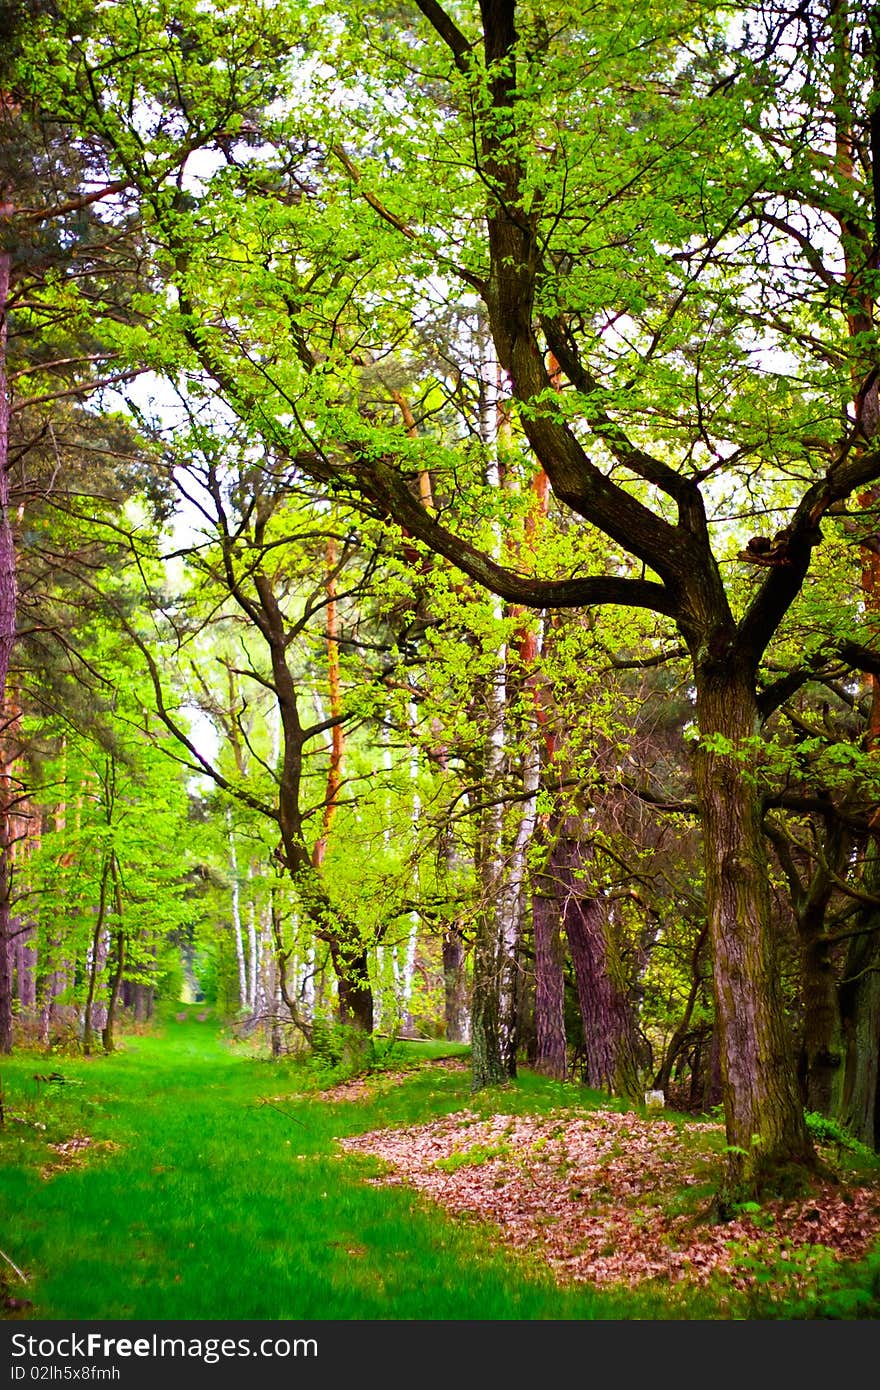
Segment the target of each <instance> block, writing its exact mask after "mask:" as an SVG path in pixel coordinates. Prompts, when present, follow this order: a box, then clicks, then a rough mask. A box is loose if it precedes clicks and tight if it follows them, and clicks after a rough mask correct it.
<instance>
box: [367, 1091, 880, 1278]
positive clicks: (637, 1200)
mask: <svg viewBox="0 0 880 1390" xmlns="http://www.w3.org/2000/svg"><path fill="white" fill-rule="evenodd" d="M339 1143H340V1144H341V1145H342V1146H343V1147H344V1148H345V1149H346V1150H348V1151H349V1152H357V1153H364V1154H371V1155H374V1156H376V1157H378V1158H380V1159H383V1160H384V1161H385V1162H386V1163H387V1164H389V1165H390V1171H389V1172H388V1173H386V1174H385V1175H384V1176H383V1177H380V1178H378V1179H375V1180H374V1181H376V1182H377V1183H404V1182H405V1183H408V1184H410V1185H411V1186H412V1187H414V1188H417V1189H418V1191H419V1192H422V1193H424V1194H425V1195H426V1196H427V1197H430V1198H432V1199H433V1200H434V1201H437V1202H439V1203H441V1204H442V1205H443V1206H444V1207H445V1208H446V1209H447V1210H449V1211H450V1212H452V1213H455V1214H457V1215H467V1216H472V1217H479V1218H482V1219H483V1220H486V1221H491V1222H494V1223H496V1224H497V1226H498V1229H499V1231H500V1234H501V1237H502V1239H503V1240H504V1241H505V1242H506V1243H508V1244H509V1245H511V1246H513V1247H514V1248H516V1249H519V1250H523V1251H528V1252H530V1253H536V1254H538V1255H540V1257H541V1258H542V1259H543V1261H544V1262H545V1263H546V1264H547V1265H548V1266H549V1267H550V1268H551V1269H552V1271H553V1272H554V1273H555V1275H556V1277H557V1278H558V1279H559V1280H560V1281H580V1282H589V1283H593V1284H597V1285H610V1284H624V1285H628V1286H630V1287H634V1286H635V1285H637V1284H640V1283H642V1282H643V1281H645V1280H656V1279H662V1280H665V1281H667V1282H670V1283H681V1284H686V1283H692V1284H697V1285H705V1284H707V1283H708V1282H709V1280H710V1278H711V1277H712V1276H713V1275H714V1274H719V1275H721V1276H723V1278H724V1281H725V1283H726V1284H727V1285H728V1286H729V1287H730V1288H733V1289H737V1290H740V1291H743V1292H745V1291H748V1290H749V1289H750V1287H751V1286H752V1285H753V1283H754V1281H755V1279H756V1277H757V1272H758V1270H759V1268H760V1270H761V1273H762V1277H763V1278H764V1280H765V1281H766V1270H767V1267H768V1266H772V1267H773V1269H774V1271H775V1272H776V1273H775V1275H774V1277H775V1278H777V1280H778V1286H779V1288H780V1290H782V1289H783V1288H788V1289H792V1290H803V1289H806V1288H807V1287H808V1285H809V1281H810V1278H811V1276H812V1275H814V1273H815V1271H816V1269H817V1268H818V1267H819V1265H820V1264H822V1263H827V1262H828V1260H829V1259H836V1260H844V1259H846V1260H854V1259H859V1258H861V1257H862V1256H863V1255H864V1254H865V1253H866V1251H867V1250H868V1249H869V1247H870V1246H871V1245H872V1244H873V1243H874V1242H875V1241H876V1239H877V1237H878V1235H880V1189H878V1185H877V1183H876V1182H874V1183H873V1184H869V1183H865V1184H864V1185H861V1186H850V1185H847V1186H846V1187H844V1186H843V1185H835V1184H834V1183H832V1182H823V1183H821V1184H818V1185H817V1186H816V1188H815V1189H814V1191H813V1192H812V1193H811V1194H810V1196H809V1197H805V1198H803V1199H801V1200H798V1201H782V1200H779V1201H775V1202H767V1203H764V1204H763V1205H762V1206H761V1207H760V1210H756V1211H755V1212H749V1213H745V1212H744V1213H743V1214H742V1215H741V1216H740V1217H739V1219H737V1220H735V1221H731V1222H727V1223H725V1224H723V1225H717V1224H712V1223H711V1222H710V1221H709V1219H708V1217H707V1214H706V1213H707V1207H708V1197H709V1192H710V1189H711V1187H712V1185H713V1184H714V1183H717V1181H718V1178H719V1177H720V1173H721V1158H720V1156H719V1149H720V1146H721V1144H722V1143H723V1131H722V1130H721V1127H720V1126H718V1125H714V1124H689V1125H688V1126H687V1127H686V1128H684V1129H681V1128H679V1127H678V1126H676V1125H674V1124H672V1123H671V1122H670V1121H668V1120H664V1119H660V1118H654V1117H651V1118H647V1119H644V1118H641V1117H640V1116H638V1115H636V1114H621V1113H618V1112H617V1111H608V1110H596V1111H589V1112H584V1114H583V1115H582V1116H581V1117H578V1118H572V1117H571V1115H570V1113H568V1112H566V1113H565V1114H557V1115H549V1116H540V1117H531V1116H511V1115H495V1116H493V1117H492V1118H491V1119H481V1118H480V1117H479V1116H478V1115H476V1114H474V1113H473V1112H470V1111H464V1112H459V1113H458V1114H456V1115H451V1116H447V1117H446V1118H445V1119H442V1120H437V1121H435V1122H433V1123H432V1124H428V1125H425V1126H422V1127H419V1128H413V1129H393V1130H380V1131H376V1132H373V1133H370V1134H364V1135H359V1136H355V1137H353V1138H347V1139H341V1140H340V1141H339ZM789 1270H790V1271H791V1273H790V1274H789V1273H788V1272H787V1271H789Z"/></svg>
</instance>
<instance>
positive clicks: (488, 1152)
mask: <svg viewBox="0 0 880 1390" xmlns="http://www.w3.org/2000/svg"><path fill="white" fill-rule="evenodd" d="M510 1153H512V1149H511V1146H510V1145H509V1144H505V1143H503V1142H500V1143H497V1144H473V1145H471V1147H470V1148H469V1149H460V1150H457V1151H456V1152H455V1153H451V1154H450V1155H449V1157H448V1158H438V1159H435V1160H434V1167H435V1168H439V1169H441V1171H442V1172H444V1173H457V1172H458V1170H459V1168H472V1167H480V1166H481V1165H482V1164H483V1163H488V1162H489V1161H490V1160H491V1159H493V1158H507V1157H508V1156H509V1154H510Z"/></svg>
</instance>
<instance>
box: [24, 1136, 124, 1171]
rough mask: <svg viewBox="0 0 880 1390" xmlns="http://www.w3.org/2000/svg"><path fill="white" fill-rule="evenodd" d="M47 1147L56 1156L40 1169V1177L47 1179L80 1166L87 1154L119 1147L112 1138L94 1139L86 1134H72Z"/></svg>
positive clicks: (111, 1150) (110, 1150)
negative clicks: (68, 1137)
mask: <svg viewBox="0 0 880 1390" xmlns="http://www.w3.org/2000/svg"><path fill="white" fill-rule="evenodd" d="M48 1148H50V1149H51V1150H52V1152H53V1153H55V1154H57V1155H58V1157H57V1158H56V1159H55V1160H54V1161H53V1162H51V1163H46V1164H44V1165H43V1167H42V1168H41V1169H40V1177H41V1178H44V1179H46V1180H48V1179H49V1178H54V1177H55V1176H56V1175H57V1174H58V1173H66V1172H68V1171H69V1169H71V1168H81V1167H82V1166H83V1165H84V1164H85V1162H86V1161H87V1155H91V1154H93V1153H110V1152H113V1151H114V1150H116V1149H118V1148H119V1145H118V1144H114V1143H113V1141H112V1139H102V1140H97V1141H96V1140H94V1139H92V1138H91V1136H90V1135H88V1134H74V1135H72V1136H71V1138H70V1139H64V1140H62V1141H61V1142H60V1143H58V1144H49V1145H48Z"/></svg>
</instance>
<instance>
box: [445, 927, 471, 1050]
mask: <svg viewBox="0 0 880 1390" xmlns="http://www.w3.org/2000/svg"><path fill="white" fill-rule="evenodd" d="M443 993H444V1003H445V1010H444V1018H445V1021H446V1027H445V1034H446V1039H447V1041H448V1042H460V1043H466V1042H467V1041H468V1037H469V1032H468V998H467V977H466V975H465V954H464V940H463V939H462V935H461V931H460V929H459V928H458V927H456V926H452V927H448V928H447V930H446V932H445V934H444V936H443Z"/></svg>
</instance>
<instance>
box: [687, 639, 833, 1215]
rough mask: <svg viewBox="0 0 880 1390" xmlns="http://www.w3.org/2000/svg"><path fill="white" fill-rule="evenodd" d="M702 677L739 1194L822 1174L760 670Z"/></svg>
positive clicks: (726, 1073)
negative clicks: (793, 1008)
mask: <svg viewBox="0 0 880 1390" xmlns="http://www.w3.org/2000/svg"><path fill="white" fill-rule="evenodd" d="M695 665H696V667H697V671H698V685H697V711H698V717H699V727H700V742H699V744H698V746H697V752H696V757H695V774H696V785H697V795H698V800H699V806H700V813H701V819H702V823H703V836H704V849H705V861H706V907H707V913H708V918H709V931H710V935H711V940H712V952H713V960H714V969H715V1009H716V1020H717V1029H718V1032H719V1037H720V1050H721V1068H722V1082H723V1090H724V1112H725V1118H726V1126H727V1142H728V1146H729V1164H728V1190H729V1192H730V1193H731V1194H735V1193H737V1192H747V1191H760V1190H761V1189H762V1188H763V1187H764V1186H765V1185H766V1184H767V1182H768V1180H775V1179H776V1178H782V1179H784V1176H785V1173H786V1170H788V1169H789V1168H790V1167H791V1165H794V1166H795V1167H798V1166H799V1167H801V1169H803V1167H804V1166H806V1167H813V1166H814V1165H815V1154H814V1151H813V1147H812V1143H811V1141H810V1138H809V1134H808V1131H807V1127H806V1123H805V1120H804V1115H803V1107H802V1104H801V1098H800V1094H799V1091H798V1085H797V1076H796V1072H795V1065H794V1057H793V1047H792V1039H791V1036H790V1031H789V1026H788V1021H787V1019H786V1016H785V1010H784V1007H783V1002H782V995H781V992H780V988H779V969H778V963H777V959H776V951H775V943H774V938H773V926H772V922H771V915H770V885H769V874H768V865H767V855H766V847H765V841H764V835H763V831H762V828H761V805H760V797H759V794H758V791H757V788H756V785H755V778H754V776H753V762H754V755H753V751H752V750H753V748H754V740H755V739H756V737H757V734H758V727H759V725H758V710H757V704H756V700H755V692H754V683H753V680H752V678H751V672H750V671H749V672H744V671H742V670H739V669H738V668H737V665H736V662H735V661H734V660H733V658H731V659H730V660H729V661H727V662H726V663H722V662H718V663H717V664H714V665H713V666H712V667H711V674H710V673H709V672H708V670H707V668H706V667H703V666H701V665H700V662H699V660H698V661H697V662H696V663H695Z"/></svg>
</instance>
